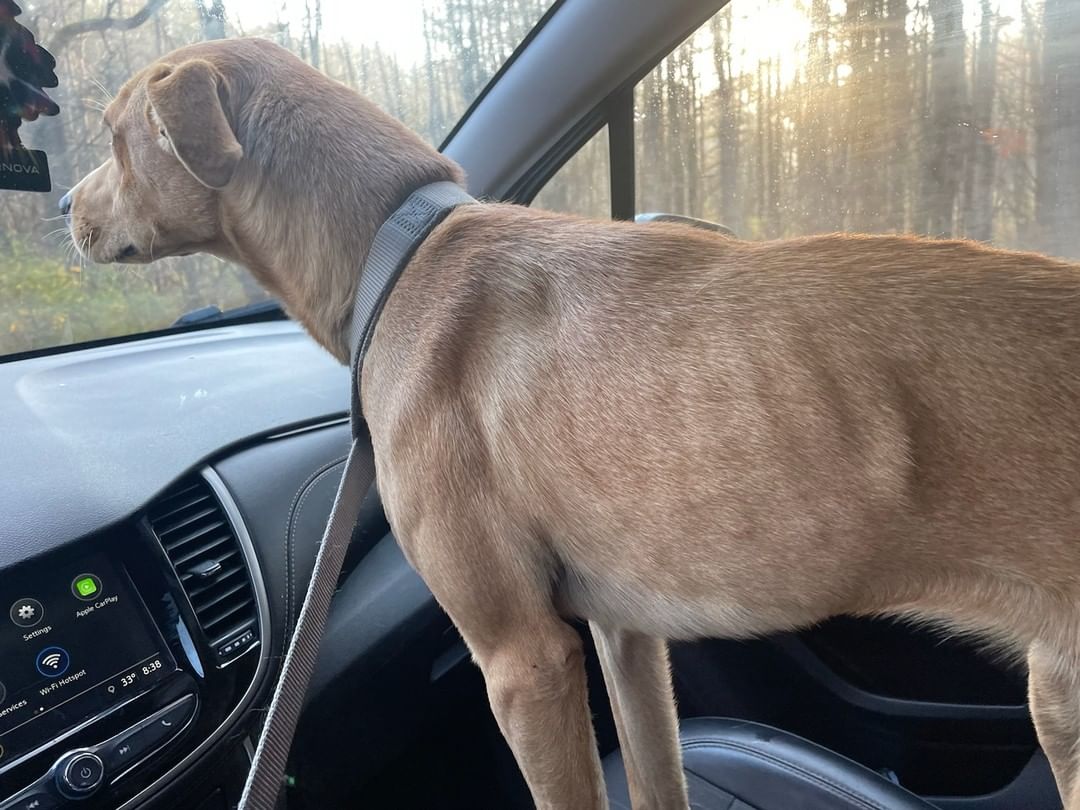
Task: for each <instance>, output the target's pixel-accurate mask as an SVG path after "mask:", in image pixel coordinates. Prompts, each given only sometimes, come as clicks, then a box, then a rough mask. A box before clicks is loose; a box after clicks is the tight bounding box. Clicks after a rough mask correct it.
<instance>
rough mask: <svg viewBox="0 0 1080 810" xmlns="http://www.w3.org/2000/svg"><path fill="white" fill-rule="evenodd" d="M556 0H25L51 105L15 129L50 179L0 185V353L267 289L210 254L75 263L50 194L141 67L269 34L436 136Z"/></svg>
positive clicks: (141, 327)
mask: <svg viewBox="0 0 1080 810" xmlns="http://www.w3.org/2000/svg"><path fill="white" fill-rule="evenodd" d="M550 4H551V0H394V2H391V3H376V2H366V1H365V2H360V1H358V0H276V2H272V3H268V2H265V0H185V1H184V2H168V1H167V0H20V5H21V6H22V9H23V14H22V15H21V16H20V17H19V18H18V22H19V23H21V24H22V25H24V26H26V27H27V28H29V29H30V30H31V31H33V32H34V34H35V35H36V36H37V39H38V41H39V42H40V43H41V44H42V45H44V46H45V47H46V48H48V49H49V50H50V51H51V52H52V53H53V55H54V56H55V57H56V60H57V67H56V73H57V75H58V76H59V78H60V86H59V87H58V88H56V89H55V90H51V91H49V92H50V95H51V96H52V97H53V98H54V99H55V100H56V101H57V102H58V103H59V104H60V107H61V113H60V115H59V116H57V117H55V118H42V119H39V120H38V121H37V122H35V123H32V124H25V125H23V127H22V129H21V130H20V134H21V135H22V138H23V140H24V141H25V143H26V145H27V146H28V147H30V148H36V149H44V150H46V152H47V153H48V155H49V162H50V168H51V171H52V177H53V185H54V189H55V193H53V194H51V195H44V194H28V193H15V192H0V355H4V354H10V353H12V352H20V351H27V350H31V349H38V348H43V347H49V346H54V345H58V344H63V343H72V342H79V341H86V340H92V339H97V338H103V337H110V336H116V335H123V334H130V333H135V332H141V331H145V330H150V329H160V328H164V327H168V326H169V325H171V324H172V323H173V321H174V320H175V319H176V318H177V316H179V315H181V314H182V313H184V312H187V311H190V310H194V309H198V308H201V307H205V306H208V305H216V306H218V307H220V308H221V309H226V308H230V307H236V306H241V305H244V304H246V303H249V302H253V301H256V300H259V299H261V298H263V297H264V293H263V292H262V291H261V290H260V289H259V287H258V285H257V284H255V282H254V281H253V280H252V279H251V278H250V277H249V276H248V274H247V273H246V272H245V271H243V270H241V269H240V268H237V267H234V266H230V265H228V264H226V263H224V262H220V261H217V260H215V259H212V258H209V257H205V256H193V257H189V258H183V259H166V260H163V261H160V262H157V263H155V264H152V265H149V266H133V265H122V266H117V265H107V266H93V265H86V266H83V265H82V264H80V262H79V261H78V260H76V259H75V258H74V257H73V251H72V250H71V247H70V245H69V244H65V239H64V238H65V235H66V234H65V229H64V228H63V227H62V226H63V222H62V221H59V220H58V219H57V218H56V217H55V216H54V215H55V214H56V202H57V200H58V199H59V197H60V195H61V194H62V193H63V192H64V191H65V190H66V189H67V188H69V187H70V186H71V185H72V184H73V183H75V182H76V181H77V180H78V179H79V178H81V177H82V176H83V175H84V174H85V173H86V172H88V171H89V170H91V169H93V168H94V167H95V166H97V165H98V164H99V163H100V162H101V161H102V160H104V159H105V158H106V157H107V155H108V151H109V145H108V135H107V133H106V131H105V130H104V128H103V127H102V125H101V111H102V108H103V106H104V105H105V104H106V103H107V101H108V99H109V96H110V94H111V93H114V92H115V91H116V90H117V89H118V88H119V87H120V86H121V85H122V84H123V83H124V81H125V80H126V79H127V78H128V77H129V76H130V75H131V74H132V73H134V72H135V71H136V70H138V69H139V68H141V67H142V66H144V65H145V64H147V63H149V62H151V61H152V60H153V59H155V58H156V57H158V56H160V55H163V54H165V53H167V52H169V51H171V50H173V49H174V48H177V47H180V46H182V45H185V44H189V43H192V42H196V41H200V40H206V39H216V38H221V37H229V36H238V35H247V36H261V37H266V38H269V39H272V40H274V41H276V42H278V43H279V44H282V45H284V46H286V47H288V48H289V49H290V50H292V51H294V52H295V53H297V54H298V55H299V56H300V57H301V58H303V59H305V60H306V61H308V62H310V63H311V64H313V65H315V66H317V67H319V68H320V69H321V70H323V71H324V72H326V73H327V74H329V75H330V76H332V77H333V78H335V79H338V80H340V81H342V82H344V83H345V84H347V85H349V86H351V87H353V88H355V89H357V90H359V91H360V92H362V93H364V94H365V95H367V96H368V97H369V98H371V99H372V100H374V101H375V102H376V103H378V104H379V105H380V106H381V107H382V108H383V109H385V110H387V111H388V112H390V113H391V114H393V115H395V116H397V117H398V118H400V119H401V120H403V121H404V122H405V123H406V124H408V125H409V126H410V127H412V128H413V129H415V130H416V131H417V132H419V133H420V134H421V135H423V136H424V137H425V138H426V139H427V140H428V141H429V142H430V143H432V144H435V145H437V144H438V143H439V142H440V141H441V140H442V139H443V138H444V137H445V136H446V135H447V133H448V132H449V131H450V129H451V128H452V127H453V125H454V124H455V123H456V122H457V120H458V119H459V118H460V117H461V116H462V114H463V113H464V112H465V110H466V109H467V107H468V105H469V104H470V103H471V102H472V101H473V99H475V98H476V96H477V95H478V94H479V93H480V91H481V90H482V89H483V88H484V86H485V85H486V84H487V82H488V81H489V80H490V78H491V77H492V76H493V75H494V73H495V72H496V71H497V70H498V68H499V67H500V65H502V63H503V62H504V61H505V60H506V58H507V57H508V56H509V55H510V54H511V52H512V51H513V49H514V48H515V47H516V46H517V45H518V43H520V41H521V40H522V39H523V38H524V37H525V35H526V34H527V33H528V32H529V30H530V29H531V28H532V27H533V26H534V25H535V24H536V22H537V21H538V20H539V19H540V17H541V16H542V15H543V13H544V12H545V11H546V10H547V7H548V6H549V5H550Z"/></svg>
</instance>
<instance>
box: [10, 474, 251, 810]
mask: <svg viewBox="0 0 1080 810" xmlns="http://www.w3.org/2000/svg"><path fill="white" fill-rule="evenodd" d="M267 610H268V609H267V603H266V595H265V592H264V587H263V584H262V579H261V576H260V573H259V568H258V562H257V560H256V558H255V554H254V551H253V550H252V547H251V542H250V539H249V538H248V537H247V534H246V531H245V529H244V527H243V524H242V521H241V520H240V517H239V514H238V513H237V511H236V509H235V506H234V505H233V504H232V501H231V498H230V497H229V494H228V492H227V491H226V490H225V488H224V486H223V485H222V484H221V482H220V480H219V479H217V477H216V475H215V474H214V473H213V472H212V471H209V470H207V471H204V472H203V473H201V474H199V475H196V476H192V477H190V478H189V479H187V480H185V481H183V482H181V484H180V485H178V486H177V487H175V488H174V489H172V490H170V491H168V492H166V493H165V494H164V495H163V496H162V497H160V498H159V499H158V500H157V501H156V502H155V503H154V504H153V505H152V506H151V507H150V508H149V509H148V510H147V511H146V512H145V513H144V514H140V515H137V516H136V517H135V518H133V519H132V520H131V521H129V522H128V523H126V524H122V525H120V526H118V527H116V528H115V529H113V530H111V531H109V532H106V533H104V534H102V535H100V536H96V537H91V538H86V539H84V540H82V541H80V542H79V543H77V544H73V545H72V546H70V547H68V548H65V549H64V550H63V551H62V552H59V553H56V554H54V555H52V556H50V557H47V558H40V559H37V560H34V561H32V562H28V563H26V564H24V565H22V566H20V567H19V568H18V569H14V570H8V571H4V572H3V573H2V574H0V810H50V808H61V807H68V806H73V807H74V806H78V807H86V808H89V809H90V810H97V808H109V809H110V810H118V808H128V807H134V806H136V805H137V804H139V803H140V802H141V801H142V800H143V799H146V798H148V797H149V796H150V795H152V794H153V793H155V792H156V791H157V790H158V789H160V788H162V787H164V786H165V785H166V784H167V783H169V782H170V781H171V780H172V779H173V778H178V777H180V776H181V775H182V774H183V772H184V771H185V770H187V769H188V768H189V767H190V766H191V765H193V764H194V763H195V762H196V760H198V759H199V758H200V757H201V756H202V755H204V754H206V753H207V752H208V751H209V750H210V748H211V746H213V745H214V744H215V743H217V742H220V741H222V740H223V739H224V738H226V737H227V735H229V734H230V733H233V734H234V736H242V730H238V729H237V728H236V723H237V721H238V720H239V719H240V718H241V717H242V716H243V711H244V709H246V708H247V706H248V704H249V703H250V701H251V699H252V698H253V696H254V691H255V689H256V687H257V686H258V684H259V682H260V680H261V675H262V674H263V672H264V670H265V669H266V664H267V659H266V655H265V649H264V648H263V646H262V644H261V639H262V638H263V636H264V634H265V633H266V632H268V612H267Z"/></svg>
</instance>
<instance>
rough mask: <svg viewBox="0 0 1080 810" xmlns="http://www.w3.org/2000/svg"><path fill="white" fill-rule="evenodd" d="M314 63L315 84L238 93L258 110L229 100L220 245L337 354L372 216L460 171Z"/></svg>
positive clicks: (346, 350)
mask: <svg viewBox="0 0 1080 810" xmlns="http://www.w3.org/2000/svg"><path fill="white" fill-rule="evenodd" d="M315 75H316V76H317V78H318V81H319V84H320V86H319V88H318V90H319V92H318V93H314V92H312V91H311V88H306V91H301V92H299V93H297V92H296V91H295V89H294V90H293V92H292V93H290V92H289V90H290V88H288V87H278V86H270V87H269V88H267V89H261V90H259V91H258V92H259V93H261V94H263V98H262V99H260V103H259V104H258V105H247V106H248V109H253V110H259V111H260V112H259V113H258V114H255V113H245V111H244V110H238V111H237V116H238V119H239V121H238V124H239V125H238V126H237V129H238V130H239V132H240V133H241V137H240V140H241V145H242V146H243V148H244V156H245V160H244V161H243V164H242V167H241V169H240V170H239V172H238V176H237V177H236V178H235V180H234V182H233V183H232V184H231V185H230V187H229V189H228V190H227V191H226V192H225V193H224V194H223V195H222V206H223V209H224V210H223V216H222V222H223V223H225V231H226V232H225V234H224V244H223V247H222V249H221V251H220V252H221V253H222V254H223V255H225V256H226V257H227V258H230V259H232V260H234V261H237V262H239V263H241V264H243V265H245V266H246V267H247V268H248V269H249V270H250V271H251V272H252V273H253V274H254V275H255V277H256V278H257V279H258V280H259V281H260V282H261V283H262V284H263V285H264V286H265V287H266V288H267V289H269V290H270V291H271V292H272V293H273V294H275V295H277V296H278V297H279V298H280V300H281V301H282V302H283V304H284V305H285V308H286V310H287V311H288V312H289V314H290V315H291V316H292V317H293V318H295V319H296V320H297V321H299V322H300V323H301V324H302V325H303V326H304V328H305V329H306V330H307V331H308V332H309V333H310V334H311V336H312V337H313V338H315V340H317V341H318V342H319V343H320V344H321V345H322V346H323V347H324V348H326V349H327V350H328V351H330V353H331V354H333V355H334V356H335V357H336V358H337V359H338V360H340V361H341V362H342V363H348V362H349V354H350V346H349V330H350V325H351V321H352V310H353V299H354V296H355V293H356V287H357V283H358V281H359V276H360V269H361V267H362V265H363V261H364V258H365V257H366V256H367V254H368V250H369V249H370V247H371V243H372V241H373V240H374V238H375V234H376V232H377V231H378V229H379V227H380V226H381V225H382V223H383V222H384V221H385V220H386V219H387V218H388V217H389V216H390V215H391V214H392V213H393V212H394V210H395V209H396V208H397V207H398V206H399V205H400V204H401V203H402V202H404V201H405V199H406V198H407V197H408V195H409V194H410V193H412V192H413V191H415V190H416V189H417V188H419V187H420V186H423V185H425V184H427V183H432V182H436V181H439V180H451V181H454V182H458V183H463V182H464V175H463V173H462V171H461V169H460V167H458V166H457V165H456V164H455V163H453V162H452V161H451V160H449V159H448V158H445V157H443V156H442V155H440V154H439V153H438V152H437V151H436V150H434V149H432V148H431V147H430V146H428V145H427V144H426V143H425V142H424V141H422V140H421V139H420V138H419V137H418V136H417V135H415V134H414V133H413V132H412V131H411V130H409V129H407V128H406V127H405V126H404V125H402V124H401V123H399V122H398V121H396V120H395V119H393V118H391V117H390V116H388V115H386V114H385V113H383V112H382V111H381V110H379V109H378V108H377V107H375V105H374V104H371V103H370V102H368V101H367V100H366V99H364V98H362V97H360V96H359V95H357V94H355V93H353V92H352V91H350V90H348V89H347V88H345V87H344V86H342V85H339V84H337V83H336V82H331V81H330V80H329V79H326V78H325V77H323V76H322V75H321V74H315ZM264 87H265V86H264ZM316 98H318V99H319V100H320V103H318V104H316V103H315V101H314V99H316ZM245 115H247V116H248V117H247V118H246V119H245V117H244V116H245ZM257 115H258V116H261V117H262V120H259V119H258V118H257V117H256V116H257ZM271 116H272V117H271Z"/></svg>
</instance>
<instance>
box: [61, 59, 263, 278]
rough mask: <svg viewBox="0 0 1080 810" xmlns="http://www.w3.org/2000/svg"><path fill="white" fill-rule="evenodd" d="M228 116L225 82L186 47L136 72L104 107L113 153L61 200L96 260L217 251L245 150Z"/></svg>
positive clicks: (146, 258)
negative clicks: (228, 193)
mask: <svg viewBox="0 0 1080 810" xmlns="http://www.w3.org/2000/svg"><path fill="white" fill-rule="evenodd" d="M195 53H196V54H197V53H198V52H197V51H196V52H195ZM232 117H233V116H232V112H231V99H230V86H229V82H228V81H227V80H226V78H225V76H224V75H223V73H222V72H221V71H220V70H219V68H218V67H216V66H215V64H214V63H213V62H211V61H208V60H207V59H205V58H198V57H197V56H194V55H191V54H190V51H189V55H188V56H187V57H185V56H184V51H180V52H177V53H175V54H171V55H170V56H167V57H165V58H164V59H162V60H159V61H158V62H155V63H154V64H152V65H150V66H149V67H147V68H146V69H145V70H143V71H141V72H140V73H138V74H137V75H135V76H134V77H133V78H132V79H131V80H130V81H128V82H127V84H125V85H124V87H123V88H122V89H121V90H120V92H119V93H118V94H117V96H116V98H115V99H114V100H113V101H112V102H111V103H110V104H109V106H108V107H107V108H106V110H105V116H104V123H105V126H106V127H108V129H109V131H110V133H111V135H112V155H111V156H110V157H109V159H108V160H106V161H105V162H104V163H102V164H101V165H100V166H98V167H97V168H96V169H95V170H94V171H92V172H90V174H88V175H87V176H86V177H85V178H83V180H82V181H81V182H79V183H78V185H76V186H75V187H74V188H73V189H72V190H71V191H70V192H68V194H66V195H65V196H64V198H63V199H62V200H61V202H60V207H61V210H62V211H63V212H64V213H65V214H68V215H69V216H70V219H71V233H72V237H73V239H74V241H75V244H76V245H77V246H78V248H79V249H80V250H81V251H82V252H83V253H84V254H85V255H86V256H87V257H88V258H90V259H91V260H93V261H96V262H149V261H152V260H154V259H159V258H162V257H164V256H176V255H184V254H188V253H194V252H197V251H210V252H216V250H215V248H218V247H220V241H221V228H222V224H221V221H220V205H219V199H218V198H219V195H220V193H221V189H223V188H224V187H225V186H226V185H228V183H229V182H230V180H231V179H232V177H233V174H234V172H235V171H236V169H237V166H238V165H239V163H240V160H241V158H242V156H243V150H242V148H241V146H240V143H239V142H238V140H237V137H236V134H235V130H234V125H233V122H232V121H231V120H230V119H231V118H232Z"/></svg>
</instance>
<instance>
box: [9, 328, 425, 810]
mask: <svg viewBox="0 0 1080 810" xmlns="http://www.w3.org/2000/svg"><path fill="white" fill-rule="evenodd" d="M348 406H349V374H348V372H347V370H346V369H345V368H343V367H342V366H340V365H339V364H338V363H336V362H335V361H334V360H333V359H332V358H331V357H330V356H329V355H328V354H326V353H325V352H324V351H323V350H322V349H320V348H319V347H318V346H317V345H316V344H315V343H314V342H313V341H312V340H311V339H310V338H309V337H308V336H307V335H306V334H305V333H304V332H303V331H302V330H301V329H300V328H299V327H297V326H296V325H295V324H293V323H291V322H270V323H254V324H244V325H240V326H225V327H219V328H213V329H203V330H198V331H189V332H185V333H178V334H167V335H162V336H157V337H153V338H149V339H142V340H138V341H132V342H127V343H118V344H114V345H108V346H99V347H94V348H89V349H81V350H78V351H73V352H65V353H57V354H50V355H45V356H40V357H33V358H27V359H22V360H17V361H14V362H9V363H5V364H2V365H0V412H2V413H3V414H4V423H5V438H4V439H2V440H0V446H2V451H3V452H2V457H3V460H4V466H5V470H6V476H5V478H6V484H5V486H4V487H3V490H2V491H0V509H2V514H3V515H4V520H3V521H0V602H2V603H3V610H4V615H3V616H0V657H2V658H3V660H4V661H5V667H4V672H5V676H4V679H5V681H7V682H6V683H0V808H3V810H16V808H17V809H18V810H47V808H57V807H64V806H68V805H69V804H76V803H77V804H78V806H80V807H86V808H91V809H93V808H112V809H113V810H115V809H116V808H129V807H135V806H144V804H145V803H146V802H150V803H151V804H157V802H158V801H166V802H168V806H185V807H186V806H191V807H195V806H198V807H205V808H207V809H208V810H212V808H215V807H219V806H220V807H226V806H229V803H231V802H235V800H236V798H237V792H238V790H239V788H240V784H239V783H240V781H241V780H242V775H243V774H244V773H245V772H246V767H247V763H248V760H249V757H250V754H251V746H252V739H253V732H254V731H255V730H256V727H255V726H254V725H253V720H254V719H255V718H257V717H258V716H259V711H258V710H259V709H260V708H262V707H265V704H266V702H267V701H268V698H269V690H270V686H271V684H272V680H273V678H272V677H271V676H272V674H273V673H274V672H275V671H276V668H277V665H278V663H279V662H280V660H281V657H282V655H283V651H284V646H285V643H286V640H287V638H288V633H289V631H290V629H291V626H292V622H293V621H294V620H295V617H296V615H297V613H298V611H299V607H300V604H301V603H302V600H303V597H304V591H305V588H306V583H307V580H308V578H309V575H310V570H311V567H312V565H313V562H314V555H315V551H316V546H317V543H318V540H319V539H320V537H321V534H322V528H323V525H324V524H325V520H326V517H327V515H328V513H329V510H330V506H331V503H332V501H333V497H334V494H335V492H336V488H337V483H338V479H339V477H340V473H341V468H342V463H343V460H344V456H345V453H346V452H347V449H348V445H349V425H348V421H347V411H348ZM357 531H358V535H359V536H358V537H357V538H354V540H356V542H354V548H355V555H356V556H355V558H354V559H352V560H351V562H350V563H349V564H348V571H347V575H346V576H343V580H342V594H339V598H338V599H335V613H334V615H333V616H332V617H331V620H330V625H329V627H328V630H327V642H326V645H325V649H324V655H323V657H322V659H323V664H321V665H320V669H319V672H318V674H317V675H316V683H315V684H313V695H317V694H318V693H319V691H320V689H322V688H327V687H328V686H329V685H331V684H332V683H333V682H335V680H337V679H338V678H340V677H341V676H342V675H343V674H345V673H346V672H351V668H352V667H353V666H354V665H355V664H356V662H357V661H358V660H360V658H362V657H363V656H364V654H365V653H366V652H370V650H371V649H372V646H373V645H374V646H375V647H377V646H378V645H379V643H381V642H382V641H384V640H385V638H383V637H382V636H385V635H386V634H388V633H390V632H391V631H393V630H396V629H397V627H398V625H399V623H400V621H401V620H402V619H403V618H404V619H406V620H408V619H409V618H410V617H412V618H415V617H417V616H421V615H422V616H423V617H425V618H424V622H425V623H430V622H431V621H435V622H437V623H440V619H439V617H440V616H441V614H439V612H438V610H437V608H435V607H434V603H433V600H432V599H431V597H430V594H429V593H428V592H427V589H426V588H425V587H424V586H423V584H422V583H421V582H420V581H419V579H418V578H416V577H415V575H414V574H412V572H411V570H410V569H408V566H407V565H405V564H404V560H403V559H402V558H401V555H400V552H399V551H398V550H397V547H396V545H395V544H394V543H393V539H392V538H390V537H389V535H388V528H387V526H386V524H385V519H384V518H383V517H382V513H381V508H380V506H379V504H378V501H377V498H376V497H375V496H374V494H373V495H372V496H371V497H370V498H369V500H368V502H366V503H365V505H364V511H363V513H362V515H361V521H360V523H359V524H358V530H357ZM350 594H351V595H352V598H351V597H350ZM379 599H383V600H384V601H385V600H389V601H390V602H391V603H392V604H390V605H389V606H388V609H390V610H392V611H393V612H392V615H390V616H388V617H386V620H385V621H383V622H381V623H378V624H377V625H376V626H375V627H371V626H370V625H366V623H365V627H366V630H365V627H361V626H360V621H359V618H360V614H361V613H363V614H364V615H365V616H370V615H377V614H378V605H377V604H373V600H374V601H376V602H377V601H378V600H379ZM373 611H374V613H373ZM440 626H442V625H441V623H440ZM365 632H366V633H367V635H366V636H365ZM380 633H381V634H382V635H381V636H380ZM193 784H197V785H198V787H197V788H193V787H192V785H193ZM193 795H197V796H198V797H199V800H198V802H194V803H192V802H188V801H181V802H180V804H179V805H177V804H175V801H176V797H177V796H193ZM215 802H216V803H215Z"/></svg>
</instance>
